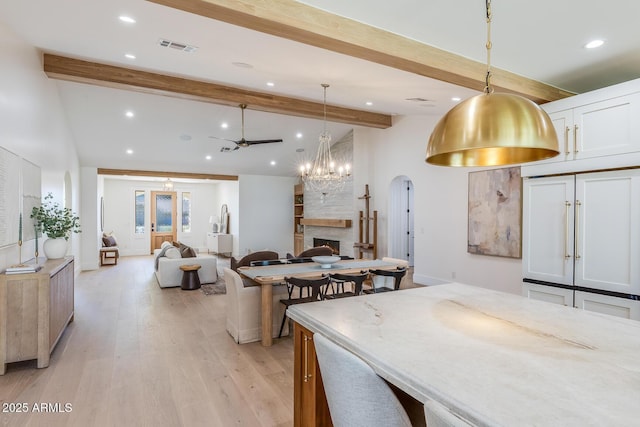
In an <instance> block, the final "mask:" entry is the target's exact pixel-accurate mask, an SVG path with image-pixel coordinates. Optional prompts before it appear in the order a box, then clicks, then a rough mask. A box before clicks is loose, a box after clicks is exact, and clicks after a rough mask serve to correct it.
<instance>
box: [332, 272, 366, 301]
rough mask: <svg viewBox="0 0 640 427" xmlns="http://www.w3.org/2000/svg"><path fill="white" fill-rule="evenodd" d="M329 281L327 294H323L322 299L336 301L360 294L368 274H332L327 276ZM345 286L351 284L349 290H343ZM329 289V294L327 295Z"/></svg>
mask: <svg viewBox="0 0 640 427" xmlns="http://www.w3.org/2000/svg"><path fill="white" fill-rule="evenodd" d="M329 277H330V278H331V281H330V282H329V286H327V292H325V294H324V299H337V298H345V297H354V296H356V295H360V294H361V293H362V284H363V283H364V281H365V280H367V278H368V277H369V273H368V272H367V271H366V270H365V271H361V272H360V274H340V273H332V274H330V275H329ZM346 284H351V290H345V286H344V285H346ZM329 289H330V290H331V293H329V292H328V291H329Z"/></svg>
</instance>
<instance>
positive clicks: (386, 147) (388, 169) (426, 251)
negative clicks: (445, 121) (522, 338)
mask: <svg viewBox="0 0 640 427" xmlns="http://www.w3.org/2000/svg"><path fill="white" fill-rule="evenodd" d="M437 120H438V118H437V117H425V116H405V117H397V118H395V119H394V123H393V127H391V128H389V129H385V130H375V129H356V131H355V138H354V144H355V145H354V150H355V151H354V153H355V158H356V159H360V161H361V162H362V164H366V163H367V162H368V163H370V169H369V174H368V175H367V174H357V175H356V177H357V180H358V183H359V185H361V184H363V183H365V182H367V180H368V183H369V187H370V191H371V194H372V199H371V203H372V206H373V207H372V209H377V210H378V221H379V225H378V231H379V239H378V244H379V251H378V256H379V257H382V256H385V255H387V247H388V244H387V233H388V222H387V220H388V216H387V212H388V193H389V187H390V185H391V182H392V181H393V179H394V178H395V177H396V176H399V175H406V176H407V177H409V179H411V181H412V182H413V184H414V201H415V212H414V215H415V217H414V218H415V233H416V234H415V267H414V280H415V281H416V282H417V283H424V284H429V283H432V282H434V279H435V281H438V280H444V281H452V280H455V281H458V282H461V283H468V284H472V285H477V286H482V287H486V288H491V289H496V290H501V291H506V292H511V293H515V294H520V292H521V283H522V275H521V260H520V259H509V258H498V257H489V256H482V255H472V254H468V253H467V182H468V173H469V171H471V170H479V169H478V168H473V169H470V168H450V167H441V166H432V165H428V164H427V163H426V162H425V160H424V159H425V154H426V147H427V140H428V138H429V135H430V133H431V130H432V129H433V127H434V125H435V123H436V122H437ZM357 168H358V164H357V163H356V164H354V171H355V172H356V173H357V171H358V169H357ZM454 274H455V279H453V275H454Z"/></svg>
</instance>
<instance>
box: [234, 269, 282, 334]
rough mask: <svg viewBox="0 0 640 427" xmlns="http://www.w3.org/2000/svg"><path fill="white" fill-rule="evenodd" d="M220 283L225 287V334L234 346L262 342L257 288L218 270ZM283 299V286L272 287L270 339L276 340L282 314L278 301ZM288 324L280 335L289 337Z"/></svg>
mask: <svg viewBox="0 0 640 427" xmlns="http://www.w3.org/2000/svg"><path fill="white" fill-rule="evenodd" d="M222 272H223V275H224V283H225V285H226V286H227V332H229V334H230V335H231V336H232V337H233V339H234V341H235V342H237V343H238V344H244V343H249V342H253V341H260V340H261V339H262V298H261V293H262V290H261V289H260V286H244V283H243V282H242V278H241V277H240V275H239V274H238V273H236V272H235V271H233V270H231V269H229V268H223V269H222ZM286 298H287V287H286V286H285V285H277V286H274V287H273V299H272V305H271V307H272V313H273V322H272V324H271V336H272V337H277V336H278V331H279V330H280V322H282V316H283V314H284V305H282V304H280V300H281V299H286ZM288 325H289V322H286V324H285V328H284V329H283V331H282V336H285V335H288V334H289V326H288Z"/></svg>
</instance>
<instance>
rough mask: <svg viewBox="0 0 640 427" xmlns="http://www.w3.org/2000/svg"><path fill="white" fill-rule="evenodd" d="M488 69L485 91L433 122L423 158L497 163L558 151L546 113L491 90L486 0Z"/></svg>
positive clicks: (468, 163)
mask: <svg viewBox="0 0 640 427" xmlns="http://www.w3.org/2000/svg"><path fill="white" fill-rule="evenodd" d="M486 13H487V16H486V19H487V44H486V47H487V74H486V78H485V79H486V80H485V83H486V86H485V88H484V93H483V94H481V95H476V96H474V97H472V98H469V99H467V100H465V101H464V102H461V103H460V104H458V105H457V106H455V107H454V108H453V109H451V110H450V111H449V112H448V113H447V114H445V115H444V117H442V119H441V120H440V121H439V122H438V124H437V125H436V127H435V128H434V130H433V132H432V133H431V137H430V138H429V143H428V145H427V158H426V160H427V163H431V164H435V165H440V166H497V165H508V164H513V163H525V162H533V161H536V160H542V159H546V158H549V157H553V156H556V155H558V154H559V150H558V138H557V136H556V131H555V129H554V127H553V124H552V123H551V119H550V118H549V116H548V115H547V113H545V111H544V110H543V109H542V108H540V107H539V106H538V105H537V104H535V103H534V102H533V101H530V100H529V99H526V98H523V97H521V96H518V95H513V94H507V93H493V88H492V87H491V0H486Z"/></svg>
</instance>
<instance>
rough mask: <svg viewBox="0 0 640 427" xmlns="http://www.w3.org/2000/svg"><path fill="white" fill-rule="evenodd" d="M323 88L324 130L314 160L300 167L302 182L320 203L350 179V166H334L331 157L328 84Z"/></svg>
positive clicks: (340, 188) (324, 84)
mask: <svg viewBox="0 0 640 427" xmlns="http://www.w3.org/2000/svg"><path fill="white" fill-rule="evenodd" d="M321 86H322V87H323V88H324V103H323V108H324V130H323V131H322V133H321V134H320V138H319V140H320V144H319V145H318V151H317V152H316V158H315V160H314V162H313V164H311V163H306V164H304V165H302V166H300V175H301V176H302V181H303V182H304V183H305V185H307V186H309V188H310V189H311V190H312V191H314V192H318V193H320V194H321V201H324V200H325V198H326V196H327V195H329V194H330V193H336V192H339V191H341V190H342V188H343V187H344V184H345V182H346V181H347V180H349V179H350V178H351V165H349V164H348V163H346V164H344V165H340V164H338V165H336V162H335V160H334V159H333V157H332V156H331V134H330V133H329V132H328V131H327V88H328V87H329V85H328V84H326V83H323V84H322V85H321Z"/></svg>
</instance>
